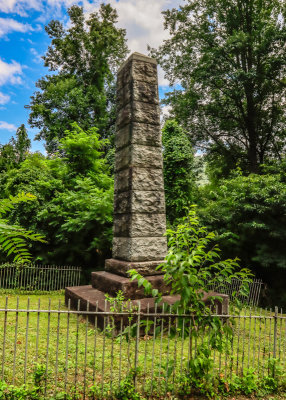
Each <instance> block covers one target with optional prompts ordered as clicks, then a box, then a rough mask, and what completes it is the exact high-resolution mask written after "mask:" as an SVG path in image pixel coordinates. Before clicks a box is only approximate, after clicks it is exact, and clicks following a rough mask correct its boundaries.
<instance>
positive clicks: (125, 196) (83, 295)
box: [65, 53, 228, 313]
mask: <svg viewBox="0 0 286 400" xmlns="http://www.w3.org/2000/svg"><path fill="white" fill-rule="evenodd" d="M116 126H117V127H116V139H115V142H116V152H115V184H114V185H115V187H114V192H115V193H114V229H113V235H114V237H113V254H112V257H113V258H111V259H108V260H106V261H105V271H96V272H92V274H91V277H92V284H91V285H86V286H75V287H70V288H66V292H65V299H66V304H68V302H69V300H70V301H71V306H72V307H73V308H76V307H77V305H78V300H80V304H81V309H83V310H85V309H86V307H87V304H89V309H90V310H99V311H103V310H105V307H106V301H105V294H106V293H108V294H109V295H112V296H116V294H117V293H118V291H119V290H120V291H122V293H123V295H124V297H125V299H131V300H133V301H135V300H136V299H140V302H141V310H143V311H144V310H145V311H146V310H147V309H150V310H152V309H154V307H155V302H154V299H153V298H146V297H145V293H144V288H142V287H140V288H138V284H137V282H136V281H130V279H129V278H128V270H130V269H131V268H132V269H136V270H137V271H138V272H140V273H141V274H142V275H145V276H146V278H147V279H148V280H149V282H150V283H151V284H152V286H153V287H154V288H156V289H159V291H160V292H161V293H162V294H163V295H165V296H163V298H162V299H163V301H164V302H166V303H168V304H173V303H174V302H175V301H177V300H178V299H179V298H180V296H179V295H176V296H169V292H170V288H168V287H167V286H166V285H165V283H164V279H163V275H159V274H160V271H159V272H158V271H156V267H157V266H158V265H159V264H161V263H162V262H163V260H164V257H165V255H166V252H167V240H166V237H165V236H164V233H165V230H166V215H165V198H164V182H163V162H162V143H161V132H160V113H159V99H158V82H157V65H156V61H155V60H154V59H152V58H150V57H146V56H144V55H142V54H138V53H133V54H132V55H131V56H130V57H129V58H128V59H127V61H125V63H124V64H123V65H122V67H121V68H120V70H119V72H118V77H117V122H116ZM217 295H218V294H217ZM219 296H220V297H222V299H223V302H222V303H221V302H218V303H219V306H220V307H221V310H222V311H221V312H225V313H227V310H228V296H226V295H219ZM204 300H205V301H208V294H206V296H205V299H204Z"/></svg>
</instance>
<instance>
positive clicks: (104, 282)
mask: <svg viewBox="0 0 286 400" xmlns="http://www.w3.org/2000/svg"><path fill="white" fill-rule="evenodd" d="M146 279H148V281H149V282H150V283H152V285H153V287H154V288H156V289H158V290H159V291H160V292H161V293H163V294H164V295H163V297H162V301H163V302H164V303H166V304H168V305H172V304H174V303H175V302H176V301H178V300H179V299H180V296H179V295H168V293H169V292H170V288H169V287H167V286H166V284H165V282H164V280H163V275H155V276H147V277H146ZM119 290H121V291H122V292H123V294H124V297H125V299H126V300H129V299H130V300H131V303H132V304H133V305H138V301H140V308H141V311H142V312H143V313H144V312H147V310H148V309H149V311H150V312H154V310H155V301H154V299H153V298H152V297H145V295H144V291H143V289H142V287H141V288H138V284H137V281H130V280H129V279H128V278H126V277H122V276H120V275H116V274H112V273H109V272H106V271H99V272H93V273H92V285H87V286H75V287H67V288H66V290H65V303H66V305H68V302H69V299H70V305H71V308H73V309H77V306H78V300H80V310H83V311H86V307H87V303H89V310H90V311H95V310H96V309H97V310H98V311H101V312H103V311H109V309H110V304H109V303H108V302H107V301H106V299H105V293H108V294H109V295H111V296H113V297H115V296H116V293H117V292H118V291H119ZM211 296H216V297H220V298H221V299H222V301H219V300H218V299H217V300H215V301H214V305H213V306H212V307H213V312H216V313H217V314H219V315H222V314H224V315H225V314H228V307H229V297H228V296H227V295H225V294H220V293H216V292H207V293H205V294H204V296H203V299H202V300H203V301H204V302H205V303H206V304H208V305H210V300H209V298H210V297H211ZM159 306H160V305H159Z"/></svg>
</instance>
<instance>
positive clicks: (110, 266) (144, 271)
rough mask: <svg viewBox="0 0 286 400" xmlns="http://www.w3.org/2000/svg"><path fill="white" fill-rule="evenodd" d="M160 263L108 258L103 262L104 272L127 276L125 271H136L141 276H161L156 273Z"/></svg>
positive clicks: (159, 273)
mask: <svg viewBox="0 0 286 400" xmlns="http://www.w3.org/2000/svg"><path fill="white" fill-rule="evenodd" d="M163 262H164V260H162V261H160V260H159V261H140V262H137V261H121V260H116V259H115V258H109V259H108V260H105V271H108V272H114V273H115V274H119V275H123V276H128V274H127V271H129V270H130V269H136V271H137V272H139V274H141V275H144V276H146V275H161V274H162V272H161V271H156V268H157V267H158V265H160V264H162V263H163Z"/></svg>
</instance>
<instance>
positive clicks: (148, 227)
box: [113, 214, 166, 237]
mask: <svg viewBox="0 0 286 400" xmlns="http://www.w3.org/2000/svg"><path fill="white" fill-rule="evenodd" d="M165 231H166V216H165V214H115V216H114V227H113V235H114V237H156V236H162V235H164V233H165Z"/></svg>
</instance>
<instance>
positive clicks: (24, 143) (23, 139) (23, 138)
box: [11, 124, 31, 163]
mask: <svg viewBox="0 0 286 400" xmlns="http://www.w3.org/2000/svg"><path fill="white" fill-rule="evenodd" d="M11 142H12V144H13V146H14V149H15V153H16V162H17V163H21V162H23V161H24V160H25V158H26V155H27V153H28V151H29V149H30V147H31V140H30V139H29V137H28V133H27V129H26V127H25V125H24V124H22V125H20V126H19V128H18V129H17V131H16V139H14V138H13V137H12V139H11Z"/></svg>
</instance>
